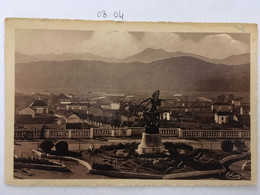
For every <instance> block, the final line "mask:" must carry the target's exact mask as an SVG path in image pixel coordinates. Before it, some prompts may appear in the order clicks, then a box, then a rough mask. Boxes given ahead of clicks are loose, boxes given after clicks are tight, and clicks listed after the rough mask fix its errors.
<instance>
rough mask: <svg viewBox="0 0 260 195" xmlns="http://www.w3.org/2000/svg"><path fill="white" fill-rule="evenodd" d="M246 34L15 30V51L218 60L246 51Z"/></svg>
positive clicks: (247, 43) (247, 38) (34, 53)
mask: <svg viewBox="0 0 260 195" xmlns="http://www.w3.org/2000/svg"><path fill="white" fill-rule="evenodd" d="M249 39H250V37H249V34H246V33H228V34H227V33H217V34H216V33H171V32H162V33H160V32H117V31H78V30H77V31H76V30H45V29H43V30H38V29H19V30H16V40H15V43H16V45H15V48H16V52H20V53H22V54H26V55H39V54H63V53H91V54H93V55H98V56H102V57H111V58H126V57H129V56H132V55H135V54H137V53H139V52H141V51H142V50H144V49H146V48H154V49H164V50H165V51H168V52H177V51H181V52H187V53H193V54H197V55H202V56H205V57H208V58H212V59H213V58H217V59H222V58H225V57H228V56H231V55H236V54H243V53H249V52H250V46H249V43H250V40H249Z"/></svg>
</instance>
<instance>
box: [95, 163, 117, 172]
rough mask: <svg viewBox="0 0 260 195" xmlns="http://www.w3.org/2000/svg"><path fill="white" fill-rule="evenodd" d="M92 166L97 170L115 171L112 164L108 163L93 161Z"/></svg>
mask: <svg viewBox="0 0 260 195" xmlns="http://www.w3.org/2000/svg"><path fill="white" fill-rule="evenodd" d="M92 168H93V169H97V170H108V171H115V169H114V167H113V166H112V165H109V164H99V163H93V165H92Z"/></svg>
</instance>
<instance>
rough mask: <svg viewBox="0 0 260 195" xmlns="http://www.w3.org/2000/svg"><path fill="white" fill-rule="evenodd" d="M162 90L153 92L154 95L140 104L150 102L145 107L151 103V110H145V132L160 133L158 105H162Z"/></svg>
mask: <svg viewBox="0 0 260 195" xmlns="http://www.w3.org/2000/svg"><path fill="white" fill-rule="evenodd" d="M159 95H160V91H159V90H157V91H155V92H154V93H153V95H152V97H150V98H148V99H146V100H144V101H142V102H141V103H140V104H139V105H142V104H143V103H145V102H148V103H147V104H146V105H145V106H144V108H146V107H147V106H149V105H150V104H151V108H150V109H149V111H144V112H143V117H144V120H145V133H149V134H158V133H159V127H160V114H159V112H158V111H157V106H161V102H162V101H163V100H162V99H159Z"/></svg>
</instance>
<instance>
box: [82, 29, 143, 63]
mask: <svg viewBox="0 0 260 195" xmlns="http://www.w3.org/2000/svg"><path fill="white" fill-rule="evenodd" d="M142 49H143V46H142V44H141V43H140V42H139V41H138V40H137V39H136V38H135V37H134V36H132V35H131V34H130V33H128V32H103V31H97V32H94V33H93V35H92V37H91V39H90V40H87V41H83V42H82V43H81V44H80V46H79V48H78V50H79V51H81V52H89V53H92V54H95V55H99V56H104V57H114V58H124V57H127V56H129V55H132V54H134V53H137V52H139V51H140V50H142Z"/></svg>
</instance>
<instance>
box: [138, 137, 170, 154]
mask: <svg viewBox="0 0 260 195" xmlns="http://www.w3.org/2000/svg"><path fill="white" fill-rule="evenodd" d="M136 152H137V153H138V154H158V153H164V152H165V147H164V145H163V144H162V140H161V134H148V133H143V134H142V141H141V143H140V144H139V145H138V149H137V150H136Z"/></svg>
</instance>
